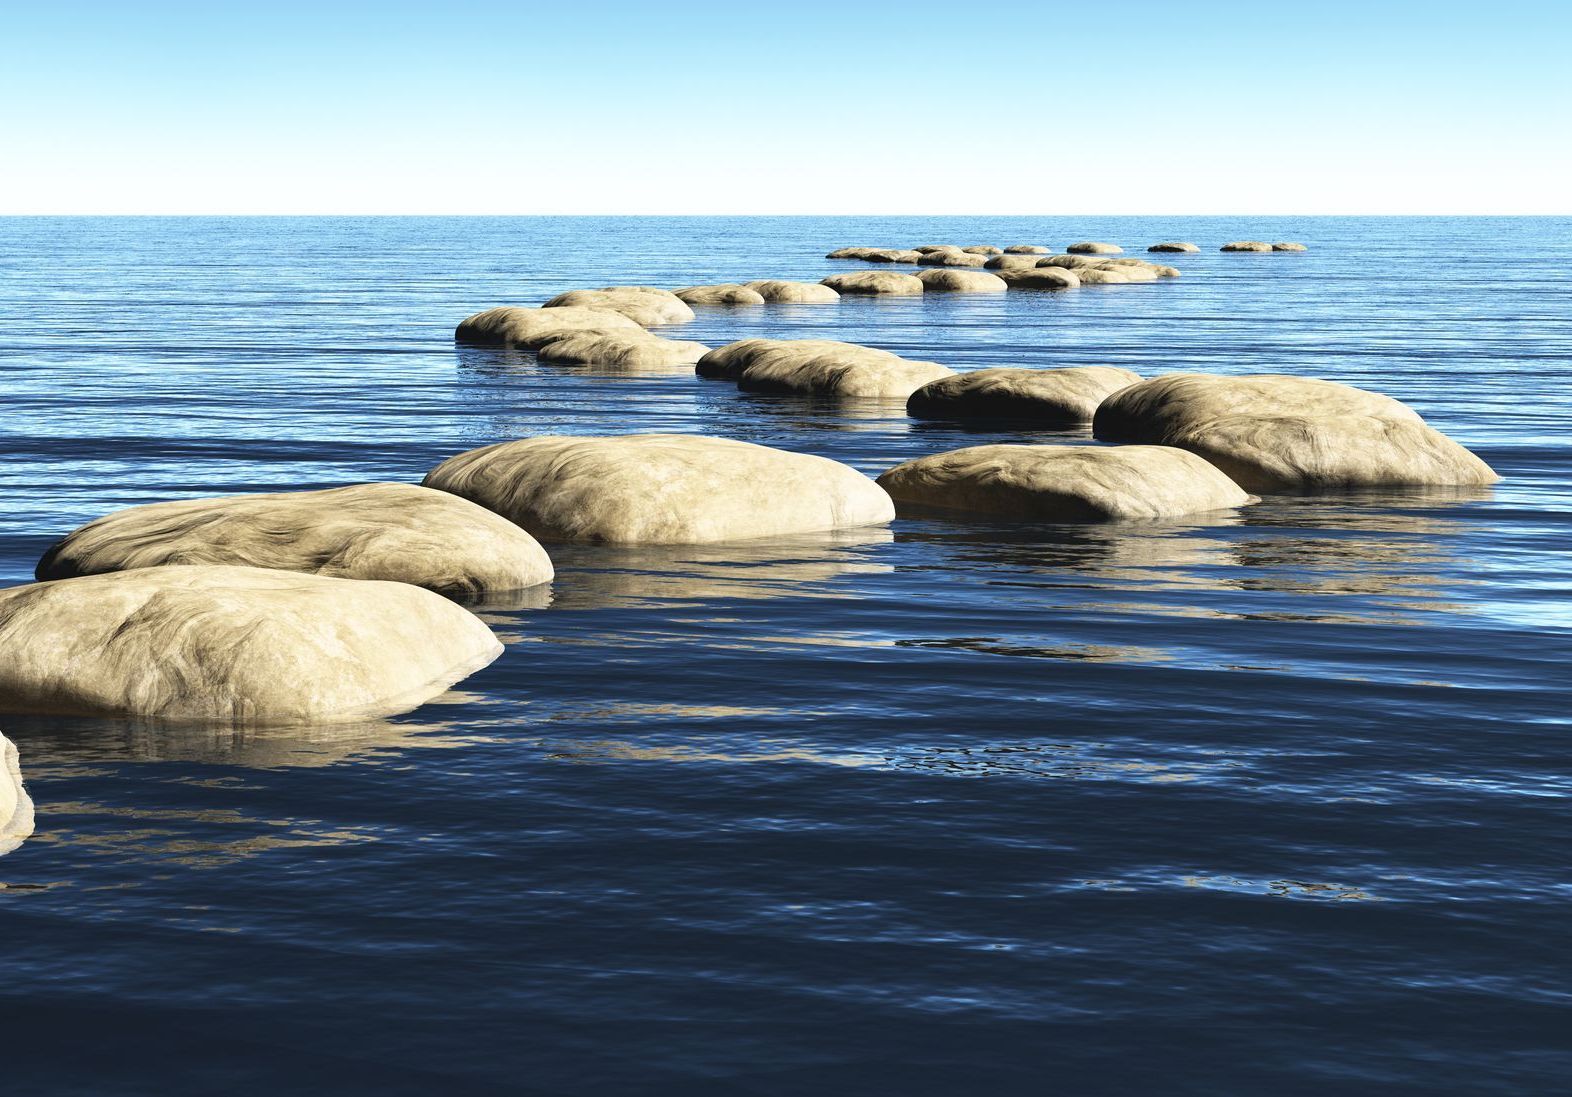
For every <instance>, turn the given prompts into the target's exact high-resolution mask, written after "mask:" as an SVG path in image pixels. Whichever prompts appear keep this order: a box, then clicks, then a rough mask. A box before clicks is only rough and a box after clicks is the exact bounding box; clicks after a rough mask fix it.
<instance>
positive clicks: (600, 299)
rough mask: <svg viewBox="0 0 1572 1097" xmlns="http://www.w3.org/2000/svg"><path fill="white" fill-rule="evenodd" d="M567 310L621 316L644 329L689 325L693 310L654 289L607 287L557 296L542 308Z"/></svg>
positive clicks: (674, 295) (647, 287) (673, 295)
mask: <svg viewBox="0 0 1572 1097" xmlns="http://www.w3.org/2000/svg"><path fill="white" fill-rule="evenodd" d="M567 306H572V307H579V308H591V309H604V310H606V311H609V312H618V313H621V314H622V315H623V316H626V317H627V318H628V319H629V320H632V321H633V322H634V323H636V324H638V325H639V326H640V327H644V328H653V327H659V326H660V325H662V324H686V323H689V322H691V321H692V320H693V310H692V309H691V308H689V307H688V305H687V303H686V302H685V301H683V300H682V298H680V297H678V296H677V295H676V294H675V293H672V292H671V291H670V290H664V289H659V288H657V287H655V286H605V287H602V288H601V289H575V290H569V291H568V292H567V293H559V294H557V296H555V297H553V298H552V299H551V300H550V301H547V302H546V303H545V305H543V306H542V307H543V308H548V309H559V308H563V307H567Z"/></svg>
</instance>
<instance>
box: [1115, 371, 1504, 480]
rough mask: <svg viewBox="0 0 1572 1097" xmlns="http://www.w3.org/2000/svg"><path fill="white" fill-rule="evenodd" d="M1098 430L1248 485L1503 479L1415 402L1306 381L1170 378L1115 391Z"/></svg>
mask: <svg viewBox="0 0 1572 1097" xmlns="http://www.w3.org/2000/svg"><path fill="white" fill-rule="evenodd" d="M1093 430H1094V432H1095V433H1096V435H1097V437H1098V438H1102V439H1104V440H1106V441H1112V442H1149V443H1154V444H1157V445H1164V446H1177V447H1179V448H1181V449H1186V450H1190V451H1191V452H1193V453H1197V454H1200V455H1201V456H1202V457H1205V458H1206V459H1207V460H1208V461H1211V462H1212V463H1213V464H1214V465H1216V466H1217V467H1218V468H1220V469H1222V470H1223V471H1224V472H1226V473H1228V475H1229V476H1231V477H1233V479H1234V480H1236V481H1238V482H1239V483H1240V484H1242V485H1243V486H1244V487H1246V488H1248V489H1249V490H1251V491H1273V492H1279V491H1302V490H1320V489H1338V488H1351V487H1387V486H1399V485H1417V484H1434V485H1479V484H1490V483H1494V482H1495V481H1496V480H1497V479H1499V477H1497V476H1496V474H1495V473H1494V472H1493V471H1492V470H1491V469H1490V467H1489V466H1488V465H1486V464H1485V463H1484V462H1483V461H1481V460H1480V459H1479V458H1478V457H1476V456H1474V455H1473V454H1472V453H1470V452H1469V451H1468V450H1466V449H1464V448H1463V447H1462V446H1460V445H1458V444H1457V443H1456V442H1454V441H1452V440H1451V439H1450V438H1448V437H1446V436H1445V435H1444V434H1442V433H1440V432H1439V431H1437V430H1434V429H1432V428H1431V427H1430V426H1428V425H1426V423H1425V422H1424V420H1423V419H1421V418H1420V417H1419V415H1418V414H1417V413H1416V412H1415V411H1414V410H1413V409H1412V408H1409V407H1407V406H1406V405H1404V404H1401V403H1399V402H1398V401H1396V400H1394V399H1392V398H1391V397H1389V396H1383V395H1381V394H1379V393H1374V392H1366V391H1365V390H1363V389H1357V388H1352V387H1350V386H1348V385H1340V384H1337V383H1335V382H1333V381H1321V380H1316V379H1314V378H1309V377H1288V376H1283V375H1278V374H1253V375H1248V376H1242V377H1219V376H1212V375H1208V374H1200V373H1175V374H1169V375H1167V376H1164V377H1157V378H1154V379H1152V380H1150V381H1142V382H1141V383H1140V384H1137V385H1131V386H1130V387H1129V388H1126V389H1122V390H1120V391H1119V392H1116V393H1114V394H1113V395H1112V396H1110V397H1109V398H1108V399H1107V400H1105V401H1104V402H1103V403H1102V405H1101V406H1100V407H1099V408H1098V409H1097V415H1096V418H1095V420H1094V424H1093Z"/></svg>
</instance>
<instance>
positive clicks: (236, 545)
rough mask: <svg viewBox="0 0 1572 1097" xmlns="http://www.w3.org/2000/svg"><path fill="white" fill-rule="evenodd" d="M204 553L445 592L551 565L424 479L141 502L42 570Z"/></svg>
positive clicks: (509, 586)
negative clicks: (424, 485) (423, 482)
mask: <svg viewBox="0 0 1572 1097" xmlns="http://www.w3.org/2000/svg"><path fill="white" fill-rule="evenodd" d="M195 564H222V565H235V566H242V567H257V568H277V569H279V570H281V571H298V572H307V573H311V574H316V575H324V576H331V577H334V578H340V579H384V580H389V581H392V582H398V583H412V584H414V585H415V586H418V587H426V588H428V589H430V590H436V591H441V592H443V593H445V594H478V593H483V592H486V591H495V590H516V589H519V588H522V587H532V586H535V585H536V584H538V583H545V582H549V581H550V580H551V577H552V568H551V560H550V559H549V558H548V557H547V556H546V551H545V549H543V548H541V547H540V545H539V544H537V543H536V542H535V539H534V538H533V537H530V536H529V535H528V534H527V533H525V532H524V531H522V530H520V529H518V528H517V527H516V526H514V525H513V524H512V523H510V522H506V521H503V520H502V519H500V518H498V517H497V516H496V515H495V514H492V513H491V512H490V511H488V510H486V509H485V508H484V507H478V506H476V505H475V504H473V503H469V502H466V501H465V500H463V499H456V498H454V497H453V496H451V495H447V494H445V493H443V492H440V491H432V490H431V489H430V488H422V487H416V486H415V485H414V484H359V485H356V486H354V487H347V488H330V489H329V490H327V491H295V492H282V493H278V494H268V495H241V496H234V497H230V498H224V499H184V500H177V501H175V502H170V503H152V504H150V505H148V506H141V507H131V508H130V509H128V510H122V511H117V512H115V513H114V514H111V515H108V516H107V517H104V518H100V519H98V520H97V521H96V522H90V523H89V524H87V525H85V526H83V527H82V528H80V529H78V530H76V531H75V532H73V533H71V534H69V535H68V536H66V537H65V538H64V539H62V540H61V541H59V542H57V543H56V544H55V545H54V546H53V547H52V548H50V550H49V551H48V552H46V553H45V554H44V557H43V559H42V560H40V561H39V563H38V569H37V576H38V578H39V579H40V580H50V579H68V578H71V577H73V576H78V575H97V574H102V573H105V572H114V571H128V570H130V569H132V568H151V567H164V566H169V565H195Z"/></svg>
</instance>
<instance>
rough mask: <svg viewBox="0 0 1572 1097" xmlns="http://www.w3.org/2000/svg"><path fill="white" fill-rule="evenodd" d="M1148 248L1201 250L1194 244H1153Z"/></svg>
mask: <svg viewBox="0 0 1572 1097" xmlns="http://www.w3.org/2000/svg"><path fill="white" fill-rule="evenodd" d="M1146 250H1147V251H1183V252H1195V251H1200V250H1201V249H1200V248H1198V247H1196V246H1195V245H1194V244H1153V245H1152V246H1151V247H1149V248H1147V249H1146Z"/></svg>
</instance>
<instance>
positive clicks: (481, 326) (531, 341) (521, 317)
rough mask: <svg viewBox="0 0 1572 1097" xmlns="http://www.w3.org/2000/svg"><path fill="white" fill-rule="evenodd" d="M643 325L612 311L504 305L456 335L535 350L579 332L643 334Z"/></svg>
mask: <svg viewBox="0 0 1572 1097" xmlns="http://www.w3.org/2000/svg"><path fill="white" fill-rule="evenodd" d="M639 330H642V329H640V327H639V325H638V324H636V323H634V322H633V321H632V320H630V319H628V318H627V317H626V316H624V315H622V313H620V312H613V311H612V310H610V309H599V308H583V307H567V308H551V309H537V308H531V307H527V306H523V305H504V306H502V307H500V308H494V309H487V310H486V311H485V312H477V313H476V314H475V315H473V316H471V317H469V318H467V319H466V320H464V321H463V322H461V323H460V324H459V326H458V330H457V331H455V332H454V333H453V338H454V339H455V340H457V341H458V342H460V343H471V344H474V345H477V346H489V347H509V348H511V347H518V348H521V349H524V350H531V351H532V350H534V349H535V348H537V347H539V346H540V345H541V344H542V343H549V342H551V341H552V340H553V339H556V338H559V337H561V336H563V335H567V334H569V333H570V332H575V331H639Z"/></svg>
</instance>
